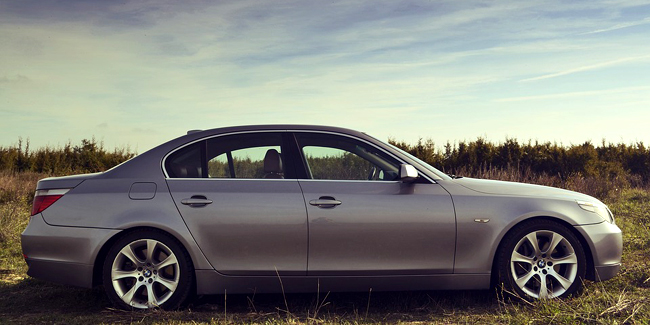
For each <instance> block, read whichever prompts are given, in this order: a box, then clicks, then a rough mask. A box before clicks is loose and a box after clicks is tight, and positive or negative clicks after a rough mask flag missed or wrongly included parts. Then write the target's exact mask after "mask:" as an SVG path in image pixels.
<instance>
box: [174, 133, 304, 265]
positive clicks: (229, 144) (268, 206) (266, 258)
mask: <svg viewBox="0 0 650 325" xmlns="http://www.w3.org/2000/svg"><path fill="white" fill-rule="evenodd" d="M286 136H287V134H286V133H282V132H253V133H242V134H231V135H224V136H218V137H214V138H210V139H206V140H202V141H199V142H196V143H194V144H191V145H188V146H186V147H184V148H182V149H180V150H177V151H175V152H174V153H172V154H171V155H169V156H168V157H167V158H166V159H165V163H164V165H165V170H166V173H167V174H168V178H167V183H168V186H169V189H170V192H171V195H172V197H173V199H174V202H175V203H176V206H177V207H178V210H179V212H180V213H181V215H182V217H183V220H184V221H185V223H186V224H187V226H188V228H189V230H190V232H191V233H192V235H193V236H194V238H195V240H196V241H197V243H198V245H199V247H200V248H201V250H202V251H203V253H204V254H205V256H206V257H207V259H208V260H209V261H210V263H211V264H212V265H213V267H214V268H215V269H216V270H217V271H219V272H220V273H222V274H227V275H276V271H277V272H279V273H280V274H284V275H304V274H305V273H306V270H307V216H306V213H305V203H304V199H303V196H302V192H301V190H300V186H299V185H298V181H297V179H296V178H295V176H294V173H293V166H292V165H291V162H290V161H287V162H286V163H285V164H283V160H285V159H283V153H284V152H286V150H284V148H285V144H284V141H285V140H284V138H286Z"/></svg>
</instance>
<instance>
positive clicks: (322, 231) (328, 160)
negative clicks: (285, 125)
mask: <svg viewBox="0 0 650 325" xmlns="http://www.w3.org/2000/svg"><path fill="white" fill-rule="evenodd" d="M295 137H296V140H297V144H298V148H299V152H300V153H301V154H302V156H303V159H302V161H303V165H304V167H303V168H304V169H305V172H304V173H305V174H306V175H307V179H300V180H299V183H300V186H301V188H302V191H303V194H304V197H305V202H306V206H307V215H308V220H309V262H308V274H309V275H407V274H433V273H451V272H453V262H454V250H455V240H456V224H455V214H454V208H453V204H452V201H451V197H450V195H449V193H447V192H446V191H445V190H444V189H443V188H442V187H441V186H440V185H438V184H436V183H434V182H432V181H428V180H426V179H424V178H422V179H420V180H419V181H417V182H415V183H404V182H401V181H399V179H398V178H399V176H398V173H399V172H398V171H399V166H400V164H401V161H399V159H397V158H396V157H394V156H393V155H391V154H389V153H387V151H384V150H382V149H379V148H378V147H376V146H375V145H373V144H370V143H369V142H366V141H364V140H361V139H356V138H352V137H350V136H346V135H337V134H331V133H318V132H297V133H295Z"/></svg>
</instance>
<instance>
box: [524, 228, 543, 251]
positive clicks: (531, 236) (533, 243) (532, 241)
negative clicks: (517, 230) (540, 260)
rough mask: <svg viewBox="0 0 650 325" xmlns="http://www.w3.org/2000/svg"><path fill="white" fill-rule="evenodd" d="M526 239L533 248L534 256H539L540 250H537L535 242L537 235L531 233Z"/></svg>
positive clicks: (537, 243) (537, 246)
mask: <svg viewBox="0 0 650 325" xmlns="http://www.w3.org/2000/svg"><path fill="white" fill-rule="evenodd" d="M526 238H527V239H528V242H529V243H530V245H531V246H533V250H535V255H539V254H540V250H539V242H538V241H537V233H536V232H531V233H530V234H528V235H526Z"/></svg>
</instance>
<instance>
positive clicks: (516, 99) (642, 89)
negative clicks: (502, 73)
mask: <svg viewBox="0 0 650 325" xmlns="http://www.w3.org/2000/svg"><path fill="white" fill-rule="evenodd" d="M649 90H650V86H639V87H623V88H615V89H602V90H589V91H574V92H566V93H556V94H546V95H536V96H521V97H507V98H499V99H496V100H495V102H501V103H505V102H523V101H535V100H548V99H561V98H572V97H593V96H601V95H611V94H622V93H635V92H645V91H649Z"/></svg>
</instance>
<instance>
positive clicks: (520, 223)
mask: <svg viewBox="0 0 650 325" xmlns="http://www.w3.org/2000/svg"><path fill="white" fill-rule="evenodd" d="M22 248H23V252H24V256H25V260H26V262H27V264H28V266H29V270H28V273H27V274H28V275H30V276H32V277H35V278H40V279H44V280H48V281H52V282H58V283H63V284H69V285H74V286H80V287H87V288H90V287H93V286H97V285H103V286H104V288H105V289H106V292H107V295H108V297H109V298H110V299H111V301H112V302H113V303H115V304H116V305H117V306H119V307H121V308H139V309H146V308H153V307H161V308H166V309H172V308H178V307H179V306H180V305H181V304H182V303H183V302H184V301H186V300H187V298H188V297H190V296H191V295H193V294H200V295H201V294H220V293H225V292H227V293H229V294H231V293H253V292H257V293H263V292H280V291H281V290H284V291H285V292H309V291H317V290H321V291H368V290H369V289H371V288H372V290H374V291H378V290H435V289H488V288H490V287H491V286H501V285H503V287H504V288H506V290H508V291H510V292H512V293H514V294H516V295H520V296H522V297H525V298H527V299H543V298H554V297H565V296H568V295H571V294H573V293H575V292H576V291H578V290H579V289H580V287H581V286H582V282H583V279H590V280H597V281H598V280H605V279H609V278H611V277H613V276H614V275H616V273H617V272H618V271H619V268H620V265H621V264H620V262H621V252H622V237H621V231H620V229H619V228H618V227H617V226H616V224H615V222H614V217H613V216H612V213H611V212H610V211H609V209H608V208H607V206H605V205H604V204H603V203H602V202H600V201H598V200H597V199H595V198H593V197H590V196H588V195H584V194H580V193H576V192H571V191H566V190H561V189H557V188H550V187H544V186H537V185H530V184H520V183H511V182H501V181H492V180H480V179H471V178H452V177H449V176H447V175H445V174H444V173H442V172H440V171H438V170H436V169H435V168H433V167H431V166H429V165H428V164H426V163H424V162H423V161H421V160H419V159H417V158H416V157H413V156H411V155H409V154H408V153H406V152H404V151H401V150H400V149H398V148H395V147H393V146H391V145H389V144H386V143H383V142H381V141H379V140H377V139H375V138H373V137H371V136H368V135H366V134H364V133H361V132H357V131H352V130H347V129H341V128H334V127H322V126H306V125H263V126H242V127H229V128H220V129H213V130H206V131H190V132H188V134H187V135H185V136H182V137H180V138H177V139H174V140H171V141H169V142H167V143H165V144H162V145H160V146H158V147H156V148H154V149H151V150H149V151H147V152H145V153H143V154H141V155H139V156H137V157H135V158H133V159H131V160H129V161H127V162H125V163H123V164H121V165H119V166H117V167H114V168H112V169H110V170H108V171H106V172H103V173H96V174H86V175H74V176H66V177H54V178H47V179H43V180H41V181H39V182H38V186H37V189H36V194H35V198H34V205H33V210H32V216H31V218H30V222H29V225H28V226H27V228H26V229H25V231H24V232H23V234H22Z"/></svg>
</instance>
